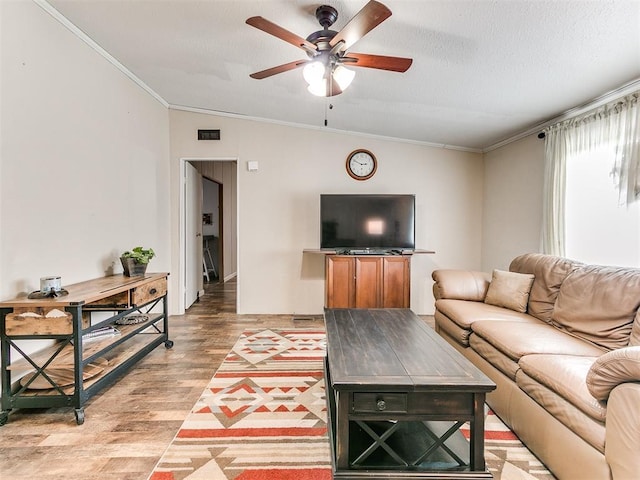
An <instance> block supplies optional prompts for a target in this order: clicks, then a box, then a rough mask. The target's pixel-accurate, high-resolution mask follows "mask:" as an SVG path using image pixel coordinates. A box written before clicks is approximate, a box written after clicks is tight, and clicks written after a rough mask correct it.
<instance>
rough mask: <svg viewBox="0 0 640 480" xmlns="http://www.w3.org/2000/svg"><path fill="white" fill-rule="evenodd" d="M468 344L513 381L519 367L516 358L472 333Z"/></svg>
mask: <svg viewBox="0 0 640 480" xmlns="http://www.w3.org/2000/svg"><path fill="white" fill-rule="evenodd" d="M469 346H470V347H471V348H472V349H473V351H474V352H476V353H477V354H478V355H480V356H481V357H482V358H484V359H485V360H486V361H487V362H489V363H490V364H491V365H492V366H493V367H495V368H497V369H498V370H500V371H501V372H502V373H504V374H505V375H506V376H507V377H509V378H510V379H511V380H514V381H515V379H516V373H517V372H518V370H519V369H520V367H519V366H518V362H517V361H516V360H514V359H512V358H510V357H508V356H507V355H505V354H504V353H503V352H501V351H500V350H498V349H497V348H496V347H494V346H493V345H491V344H490V343H489V342H487V341H486V340H485V339H484V338H482V337H481V336H479V335H476V334H474V333H472V334H471V336H470V337H469Z"/></svg>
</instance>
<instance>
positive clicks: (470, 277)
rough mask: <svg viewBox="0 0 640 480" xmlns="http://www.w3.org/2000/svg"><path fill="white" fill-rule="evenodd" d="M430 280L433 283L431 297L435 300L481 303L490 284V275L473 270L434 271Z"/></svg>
mask: <svg viewBox="0 0 640 480" xmlns="http://www.w3.org/2000/svg"><path fill="white" fill-rule="evenodd" d="M431 278H433V280H434V281H435V283H434V284H433V296H434V297H435V299H436V300H439V299H441V298H449V299H452V300H472V301H476V302H482V301H484V297H485V296H486V295H487V289H488V288H489V283H491V274H490V273H485V272H476V271H473V270H434V271H433V273H432V274H431Z"/></svg>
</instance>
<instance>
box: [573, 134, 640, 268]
mask: <svg viewBox="0 0 640 480" xmlns="http://www.w3.org/2000/svg"><path fill="white" fill-rule="evenodd" d="M614 148H615V146H612V145H607V146H601V147H599V148H597V149H594V150H593V151H589V152H586V153H573V154H571V155H568V156H567V166H566V168H567V170H566V197H565V241H566V243H565V252H566V256H567V257H569V258H572V259H574V260H578V261H581V262H585V263H593V264H601V265H618V266H627V267H640V207H639V206H638V205H639V203H640V202H634V203H631V204H628V205H621V203H622V202H621V201H620V199H619V192H618V189H617V188H616V186H615V184H614V180H613V178H612V175H611V171H612V169H613V167H614V158H615V152H614Z"/></svg>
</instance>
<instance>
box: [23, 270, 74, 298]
mask: <svg viewBox="0 0 640 480" xmlns="http://www.w3.org/2000/svg"><path fill="white" fill-rule="evenodd" d="M68 293H69V292H68V291H66V290H65V289H64V288H62V279H61V278H60V276H58V275H50V276H48V277H40V290H36V291H35V292H31V293H30V294H29V295H28V298H48V297H50V298H54V297H60V296H62V295H67V294H68Z"/></svg>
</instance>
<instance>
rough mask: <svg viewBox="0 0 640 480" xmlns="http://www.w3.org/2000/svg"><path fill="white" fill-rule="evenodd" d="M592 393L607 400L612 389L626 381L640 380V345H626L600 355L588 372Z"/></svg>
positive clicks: (604, 400)
mask: <svg viewBox="0 0 640 480" xmlns="http://www.w3.org/2000/svg"><path fill="white" fill-rule="evenodd" d="M586 382H587V388H588V389H589V392H590V393H591V395H593V396H594V397H595V398H597V399H598V400H600V401H603V402H606V401H607V399H608V398H609V394H610V393H611V390H613V389H614V388H615V387H617V386H618V385H620V384H621V383H625V382H640V347H626V348H620V349H618V350H613V351H612V352H607V353H605V354H604V355H602V356H600V357H599V358H598V359H597V360H596V361H595V362H594V363H593V365H591V368H590V369H589V372H588V373H587V379H586Z"/></svg>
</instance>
